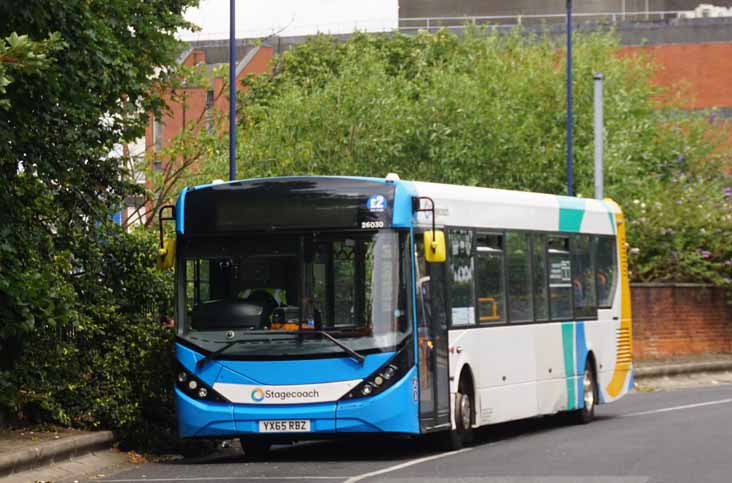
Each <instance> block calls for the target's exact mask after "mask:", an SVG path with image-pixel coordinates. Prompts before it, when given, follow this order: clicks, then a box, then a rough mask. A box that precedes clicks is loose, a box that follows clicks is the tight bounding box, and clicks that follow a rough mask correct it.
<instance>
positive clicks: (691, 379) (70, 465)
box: [0, 354, 732, 483]
mask: <svg viewBox="0 0 732 483" xmlns="http://www.w3.org/2000/svg"><path fill="white" fill-rule="evenodd" d="M635 379H636V390H637V391H640V392H653V391H664V390H674V389H683V388H690V387H704V386H715V385H720V384H732V354H705V355H701V356H693V357H678V358H671V359H664V360H656V361H639V362H636V363H635ZM114 443H115V438H114V435H113V433H112V432H110V431H98V432H80V431H74V430H58V431H30V430H0V482H2V483H20V482H27V481H29V482H51V481H53V482H63V481H69V482H74V481H77V480H84V479H88V478H95V479H97V478H104V477H105V476H106V475H109V474H113V473H118V472H120V471H124V470H125V469H129V468H132V467H134V465H135V464H139V463H141V462H144V458H142V457H139V455H135V454H134V453H129V454H128V453H123V452H120V451H118V450H116V449H115V448H113V446H114Z"/></svg>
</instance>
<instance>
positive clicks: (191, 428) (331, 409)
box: [175, 367, 419, 439]
mask: <svg viewBox="0 0 732 483" xmlns="http://www.w3.org/2000/svg"><path fill="white" fill-rule="evenodd" d="M418 399H419V393H418V384H417V372H416V368H414V367H413V368H412V369H411V370H410V371H409V372H408V373H407V374H406V375H405V376H404V377H403V378H402V379H401V380H399V381H397V382H396V383H395V384H394V385H393V386H392V387H390V388H388V389H386V390H385V391H384V392H382V393H380V394H378V395H376V396H373V397H364V398H356V399H350V400H342V401H335V402H327V403H316V404H281V405H257V404H232V403H214V402H208V401H199V400H196V399H193V398H191V397H190V396H188V395H187V394H185V393H184V392H183V391H181V390H180V389H178V388H176V389H175V400H176V408H177V414H178V434H179V436H180V437H181V438H204V437H212V438H226V437H238V436H249V437H251V436H254V435H262V436H264V435H267V437H272V436H282V437H287V436H291V437H292V439H298V437H311V438H312V437H320V436H322V437H323V438H327V437H329V435H330V436H337V435H338V434H339V433H401V434H419V417H418V414H419V402H418ZM281 420H308V421H310V432H309V433H261V432H260V427H259V426H260V425H259V422H260V421H281Z"/></svg>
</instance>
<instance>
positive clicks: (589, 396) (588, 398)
mask: <svg viewBox="0 0 732 483" xmlns="http://www.w3.org/2000/svg"><path fill="white" fill-rule="evenodd" d="M582 385H583V386H584V390H585V410H587V411H591V410H592V408H593V406H594V405H595V388H594V387H593V384H592V374H590V371H589V370H586V371H585V377H584V380H583V384H582Z"/></svg>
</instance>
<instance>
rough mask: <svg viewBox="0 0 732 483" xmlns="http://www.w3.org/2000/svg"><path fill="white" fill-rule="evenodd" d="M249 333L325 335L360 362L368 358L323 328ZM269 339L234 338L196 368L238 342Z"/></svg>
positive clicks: (210, 354)
mask: <svg viewBox="0 0 732 483" xmlns="http://www.w3.org/2000/svg"><path fill="white" fill-rule="evenodd" d="M247 334H252V335H290V334H291V335H300V336H304V335H310V334H312V335H322V336H323V337H325V338H326V339H328V340H329V341H331V342H332V343H334V344H335V345H337V346H338V347H340V348H341V349H343V350H344V351H345V352H346V353H348V355H349V356H351V357H352V358H354V359H356V361H357V362H358V363H359V364H361V365H363V361H365V360H366V358H365V357H364V356H362V355H361V354H359V353H358V352H356V351H355V350H353V349H351V348H350V347H348V346H347V345H346V344H344V343H343V342H341V341H339V340H338V339H336V338H335V337H333V336H332V335H330V334H329V333H327V332H325V331H322V330H250V331H247ZM267 339H268V338H261V339H250V338H247V339H239V340H233V341H231V342H229V343H228V344H226V345H224V346H222V347H221V348H219V349H216V350H215V351H213V352H209V353H208V354H206V355H205V356H204V357H203V358H202V359H199V360H198V362H196V368H198V369H200V368H202V367H203V366H205V365H206V364H207V363H208V361H212V360H214V359H216V358H217V357H218V356H219V355H221V354H222V353H223V352H225V351H227V350H229V349H230V348H231V347H233V346H235V345H236V344H240V343H242V342H251V341H253V340H267Z"/></svg>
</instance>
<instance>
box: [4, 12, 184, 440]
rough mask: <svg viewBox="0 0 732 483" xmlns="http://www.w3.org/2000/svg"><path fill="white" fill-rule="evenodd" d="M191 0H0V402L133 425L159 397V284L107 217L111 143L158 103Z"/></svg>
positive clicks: (114, 200)
mask: <svg viewBox="0 0 732 483" xmlns="http://www.w3.org/2000/svg"><path fill="white" fill-rule="evenodd" d="M196 3H197V2H196V0H182V1H181V0H155V1H143V0H136V1H130V0H104V1H101V0H64V1H61V0H50V1H45V0H44V1H40V0H26V1H22V2H21V1H17V0H14V1H5V2H0V18H2V19H3V21H2V22H0V39H4V40H0V45H1V46H0V49H1V50H0V52H1V54H0V55H2V58H1V60H2V62H0V69H2V70H1V71H0V75H1V76H2V78H3V79H6V81H3V84H4V89H5V91H4V92H3V93H2V95H1V96H0V97H1V98H2V100H3V102H4V104H5V106H6V107H7V106H9V108H6V109H0V207H1V208H2V209H0V381H2V385H3V387H2V391H0V410H2V409H3V408H4V409H6V410H8V411H10V412H11V413H12V414H17V415H20V416H22V417H25V418H30V419H32V418H33V417H34V416H37V417H39V418H41V419H44V420H52V421H55V422H63V423H67V424H74V425H77V426H82V427H96V426H104V427H112V428H122V429H133V428H139V427H141V426H142V425H143V423H144V421H145V420H144V419H142V418H143V417H144V416H145V411H146V409H145V408H147V407H150V406H156V405H158V406H162V407H169V406H165V400H166V398H167V397H168V396H169V395H166V389H163V390H162V391H161V389H160V388H161V387H167V385H163V384H161V383H160V380H159V379H156V378H159V377H163V376H164V375H163V374H161V372H160V370H161V368H162V369H165V367H166V365H165V364H166V363H165V362H164V361H165V358H166V357H168V355H169V349H170V348H169V345H167V341H168V339H169V335H168V334H166V333H164V332H163V331H162V329H160V328H159V325H160V323H159V312H160V310H161V309H159V307H166V304H169V302H170V294H169V293H168V290H169V287H170V280H169V279H163V278H161V276H160V275H156V274H153V273H149V269H148V268H147V266H152V265H153V262H152V260H151V257H152V255H150V253H149V252H150V250H151V246H152V245H148V243H153V241H152V240H147V239H145V240H144V241H143V238H139V237H141V236H143V235H125V234H124V233H121V232H119V230H118V229H117V228H116V227H114V226H109V225H111V222H110V221H109V217H110V215H111V214H112V213H113V212H115V211H117V210H118V209H119V206H120V203H121V201H122V199H123V198H124V197H126V196H128V195H131V194H134V193H137V192H139V191H140V189H139V188H138V187H137V186H136V185H135V184H134V183H132V182H131V181H130V177H129V176H128V172H127V170H126V169H125V165H126V163H124V162H123V161H124V159H123V158H124V153H116V152H115V146H117V145H118V144H120V143H124V142H127V141H130V140H132V139H134V138H137V137H139V136H140V135H141V134H143V133H144V129H145V126H146V123H147V119H148V114H147V113H148V112H158V113H159V112H160V110H161V109H162V108H163V106H164V97H163V95H162V93H163V89H161V87H160V86H161V85H162V84H164V83H166V82H167V81H168V79H170V78H171V77H173V76H175V75H176V69H177V62H176V57H177V54H178V52H179V50H180V44H179V42H178V41H177V40H176V39H175V37H174V33H175V31H176V30H177V29H178V28H181V27H187V26H188V23H187V22H186V21H185V20H184V19H183V17H182V12H183V10H184V9H185V8H187V7H188V6H190V5H194V4H196ZM29 39H46V40H45V41H43V42H42V43H33V42H31V41H30V40H29ZM11 56H12V58H11ZM8 72H10V73H11V74H10V75H11V77H12V80H13V82H12V83H8V82H7V79H8ZM148 262H149V263H150V265H145V264H146V263H148ZM166 310H167V309H166ZM165 377H169V376H165ZM153 399H154V400H155V401H156V404H149V401H151V400H153Z"/></svg>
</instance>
